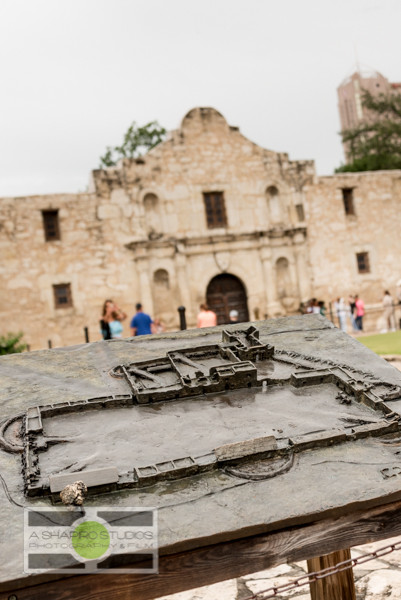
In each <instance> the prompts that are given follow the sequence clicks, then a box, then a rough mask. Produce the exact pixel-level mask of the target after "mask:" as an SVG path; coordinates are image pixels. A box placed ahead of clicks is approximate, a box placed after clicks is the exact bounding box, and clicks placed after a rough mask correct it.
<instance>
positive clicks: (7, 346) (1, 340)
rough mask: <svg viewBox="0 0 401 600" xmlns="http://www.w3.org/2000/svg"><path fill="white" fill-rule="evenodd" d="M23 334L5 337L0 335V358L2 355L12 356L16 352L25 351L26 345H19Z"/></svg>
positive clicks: (9, 334) (8, 334)
mask: <svg viewBox="0 0 401 600" xmlns="http://www.w3.org/2000/svg"><path fill="white" fill-rule="evenodd" d="M23 335H24V334H23V333H21V332H20V333H7V335H0V356H3V355H4V354H14V353H16V352H24V350H26V349H27V345H26V344H24V343H20V342H21V339H22V336H23Z"/></svg>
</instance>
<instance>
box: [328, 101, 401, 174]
mask: <svg viewBox="0 0 401 600" xmlns="http://www.w3.org/2000/svg"><path fill="white" fill-rule="evenodd" d="M362 104H363V106H364V107H365V108H366V109H368V110H369V120H368V121H365V122H364V123H361V124H360V125H358V126H357V127H355V128H354V129H348V130H346V131H342V132H341V136H342V140H343V142H344V143H346V144H347V145H348V158H349V163H348V164H346V165H342V166H341V167H339V168H338V169H336V173H342V172H347V171H378V170H381V169H401V94H396V93H389V94H379V95H378V96H372V94H371V93H370V92H368V91H367V90H365V91H364V92H363V96H362Z"/></svg>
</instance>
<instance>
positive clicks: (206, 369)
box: [0, 327, 401, 499]
mask: <svg viewBox="0 0 401 600" xmlns="http://www.w3.org/2000/svg"><path fill="white" fill-rule="evenodd" d="M110 377H117V378H121V379H122V380H123V381H125V382H126V384H125V385H126V388H127V393H126V394H121V395H108V396H102V397H98V398H89V399H86V400H78V401H74V402H59V403H56V404H52V405H45V404H43V405H40V406H36V407H32V408H29V409H28V410H27V411H26V413H24V414H23V415H15V416H14V417H11V418H10V419H8V421H6V422H5V423H3V424H2V426H1V430H0V445H1V447H2V448H3V449H4V450H5V451H8V452H20V453H21V454H22V463H23V477H24V484H25V492H26V494H28V495H30V496H37V495H39V496H41V495H48V494H51V495H52V496H53V497H54V499H56V498H57V497H58V493H59V492H60V490H62V489H63V488H64V487H65V486H66V485H68V484H69V483H74V482H76V481H77V480H80V481H83V482H84V483H85V485H86V486H87V487H88V489H89V492H90V493H101V492H104V491H112V490H116V489H124V488H140V487H143V486H151V485H157V484H158V483H159V482H168V481H171V480H175V479H181V478H186V477H192V476H196V475H198V474H200V473H202V472H206V471H213V470H218V469H219V470H222V471H224V472H225V473H226V474H227V475H229V476H230V477H236V478H240V479H243V480H246V479H249V480H260V479H269V478H271V477H274V476H279V475H281V474H283V473H285V472H286V471H288V470H289V469H291V467H292V466H293V464H294V460H295V457H296V456H297V455H299V454H300V453H302V452H304V451H306V450H310V449H318V448H323V447H329V446H335V445H338V444H344V443H347V444H352V443H353V442H354V441H355V440H359V439H361V438H366V437H383V436H389V435H390V434H391V435H393V436H396V435H399V433H400V431H401V426H400V422H401V388H399V387H397V386H391V385H390V384H387V383H385V382H382V381H379V380H377V379H376V378H374V377H373V376H372V375H371V374H368V373H364V372H362V371H361V372H359V371H357V370H355V369H352V368H348V367H347V366H344V365H336V364H334V363H331V362H330V361H324V360H319V359H316V358H312V357H308V356H304V355H301V354H297V353H294V352H285V351H284V350H280V351H276V350H275V349H274V348H273V346H271V345H269V344H263V343H262V342H261V341H260V339H259V332H258V330H257V329H256V328H255V327H249V328H248V329H247V330H238V331H234V332H233V331H223V337H222V341H221V342H220V343H218V344H211V345H204V346H201V347H200V346H198V347H188V346H187V347H183V348H182V349H179V350H174V351H170V352H167V353H166V355H165V356H161V357H158V358H155V359H154V360H147V361H140V362H133V363H129V364H121V365H118V366H117V367H115V368H113V369H112V371H111V372H110ZM390 437H391V436H390ZM392 475H393V473H390V474H389V473H387V472H385V474H384V475H383V477H384V476H385V477H387V478H388V477H390V476H392Z"/></svg>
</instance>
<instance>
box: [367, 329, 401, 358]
mask: <svg viewBox="0 0 401 600" xmlns="http://www.w3.org/2000/svg"><path fill="white" fill-rule="evenodd" d="M357 340H358V342H361V344H364V346H367V347H368V348H370V350H373V352H376V354H401V331H393V332H391V333H380V334H378V335H367V336H363V337H358V338H357Z"/></svg>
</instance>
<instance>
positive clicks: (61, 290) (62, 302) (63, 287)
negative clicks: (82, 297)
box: [53, 283, 72, 308]
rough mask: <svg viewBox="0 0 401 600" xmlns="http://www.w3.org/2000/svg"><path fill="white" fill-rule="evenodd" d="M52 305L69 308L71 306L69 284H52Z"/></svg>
mask: <svg viewBox="0 0 401 600" xmlns="http://www.w3.org/2000/svg"><path fill="white" fill-rule="evenodd" d="M53 292H54V306H55V307H56V308H69V307H70V306H72V295H71V284H70V283H60V284H58V285H53Z"/></svg>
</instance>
